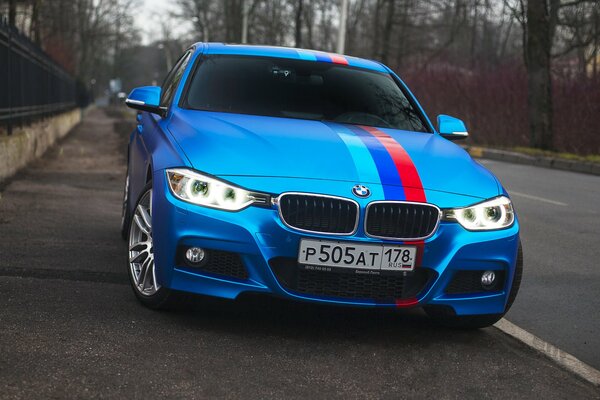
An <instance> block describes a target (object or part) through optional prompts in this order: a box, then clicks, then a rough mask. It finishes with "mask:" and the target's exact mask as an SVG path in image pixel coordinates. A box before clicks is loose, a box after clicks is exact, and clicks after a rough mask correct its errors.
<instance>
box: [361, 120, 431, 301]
mask: <svg viewBox="0 0 600 400" xmlns="http://www.w3.org/2000/svg"><path fill="white" fill-rule="evenodd" d="M355 128H356V130H355V132H357V133H358V131H360V130H363V131H364V132H365V133H367V132H368V135H370V137H371V138H372V140H376V141H377V142H378V143H379V144H380V145H381V146H382V147H383V148H384V149H385V150H386V152H387V155H388V157H389V158H391V160H392V162H393V165H392V166H389V165H388V166H387V168H391V169H392V170H395V171H396V173H397V178H396V179H397V180H396V181H395V182H390V183H392V184H396V185H402V187H403V190H404V193H403V195H404V197H403V198H397V197H396V198H394V197H388V191H387V190H386V188H387V186H386V187H384V190H385V192H386V200H407V201H415V202H423V203H425V202H426V201H427V198H426V197H425V191H424V190H423V183H422V182H421V178H420V177H419V173H418V171H417V168H416V167H415V164H414V163H413V161H412V159H411V158H410V156H409V155H408V153H407V152H406V150H404V147H402V145H400V143H398V142H397V141H395V140H394V138H392V137H391V136H390V135H388V134H387V133H385V132H382V131H380V130H379V129H377V128H374V127H372V126H360V127H355ZM361 138H363V136H361ZM364 140H365V143H367V142H366V140H367V139H366V138H365V139H364ZM369 143H373V142H372V141H370V142H369ZM371 154H373V158H374V159H375V162H376V164H377V159H376V158H375V157H376V156H381V155H380V154H379V153H373V152H372V153H371ZM379 174H380V176H381V170H379ZM382 183H384V180H383V179H382ZM386 183H388V182H387V181H386ZM409 243H410V244H412V245H414V246H416V247H417V259H416V260H415V263H416V266H417V267H419V266H421V265H423V255H424V253H425V241H423V240H417V241H409ZM418 303H419V300H418V299H416V298H411V299H396V307H400V308H402V307H412V306H415V305H417V304H418Z"/></svg>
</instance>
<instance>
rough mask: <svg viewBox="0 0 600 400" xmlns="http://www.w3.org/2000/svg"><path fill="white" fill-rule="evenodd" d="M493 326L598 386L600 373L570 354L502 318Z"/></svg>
mask: <svg viewBox="0 0 600 400" xmlns="http://www.w3.org/2000/svg"><path fill="white" fill-rule="evenodd" d="M494 326H495V327H496V328H498V329H500V330H501V331H502V332H504V333H506V334H507V335H509V336H512V337H513V338H515V339H517V340H518V341H520V342H522V343H524V344H526V345H527V346H529V347H531V348H533V349H535V350H537V351H539V352H540V353H542V354H544V355H545V356H546V357H548V358H550V359H552V360H554V361H555V362H556V363H557V364H559V365H560V366H562V367H563V368H566V369H567V370H569V371H571V372H573V373H574V374H575V375H577V376H579V377H581V378H583V379H585V380H586V381H588V382H590V383H592V384H594V385H596V386H600V371H598V370H597V369H595V368H594V367H592V366H590V365H588V364H586V363H584V362H583V361H581V360H579V359H578V358H576V357H575V356H572V355H571V354H569V353H567V352H565V351H563V350H561V349H559V348H558V347H555V346H553V345H551V344H550V343H548V342H545V341H543V340H542V339H540V338H539V337H537V336H535V335H533V334H531V333H529V332H527V331H526V330H524V329H521V328H519V327H518V326H517V325H515V324H513V323H512V322H509V321H507V320H506V319H505V318H502V319H501V320H500V321H498V322H496V323H495V324H494Z"/></svg>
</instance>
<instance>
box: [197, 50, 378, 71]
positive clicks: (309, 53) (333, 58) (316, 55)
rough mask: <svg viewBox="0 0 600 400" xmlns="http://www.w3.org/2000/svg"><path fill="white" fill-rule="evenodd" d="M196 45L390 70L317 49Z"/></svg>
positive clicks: (226, 52)
mask: <svg viewBox="0 0 600 400" xmlns="http://www.w3.org/2000/svg"><path fill="white" fill-rule="evenodd" d="M195 46H196V47H199V48H202V49H203V53H204V54H232V55H242V56H259V57H276V58H289V59H294V60H308V61H316V62H328V63H334V64H343V65H349V66H351V67H357V68H364V69H369V70H373V71H378V72H386V73H387V72H389V71H388V70H387V69H386V67H384V66H383V64H381V63H378V62H376V61H372V60H366V59H363V58H358V57H351V56H346V55H341V54H334V53H327V52H324V51H317V50H307V49H296V48H292V47H277V46H255V45H246V44H226V43H196V45H195Z"/></svg>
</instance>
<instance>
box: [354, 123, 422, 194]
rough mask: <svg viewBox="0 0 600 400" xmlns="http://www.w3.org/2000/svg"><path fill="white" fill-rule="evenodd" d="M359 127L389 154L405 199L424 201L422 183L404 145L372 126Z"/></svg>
mask: <svg viewBox="0 0 600 400" xmlns="http://www.w3.org/2000/svg"><path fill="white" fill-rule="evenodd" d="M360 128H361V129H364V130H365V131H367V132H369V133H370V134H371V135H373V137H375V138H377V140H378V141H379V142H380V143H381V145H382V146H383V147H384V148H385V149H386V150H387V152H388V154H389V155H390V156H391V158H392V160H393V162H394V167H395V170H396V171H397V172H398V176H399V180H400V181H399V182H398V184H401V185H402V186H403V187H404V192H405V199H406V200H408V201H416V202H423V203H424V202H426V201H427V199H426V197H425V191H424V190H423V183H422V182H421V178H420V177H419V172H418V171H417V168H416V167H415V164H414V163H413V161H412V159H411V158H410V156H409V155H408V153H407V152H406V150H404V147H402V146H401V145H400V143H398V142H397V141H395V140H394V139H393V138H392V137H391V136H390V135H388V134H387V133H384V132H382V131H380V130H379V129H377V128H374V127H372V126H361V127H360Z"/></svg>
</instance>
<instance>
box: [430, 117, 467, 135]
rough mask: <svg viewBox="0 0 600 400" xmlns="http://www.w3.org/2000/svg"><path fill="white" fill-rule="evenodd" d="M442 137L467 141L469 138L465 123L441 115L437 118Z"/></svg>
mask: <svg viewBox="0 0 600 400" xmlns="http://www.w3.org/2000/svg"><path fill="white" fill-rule="evenodd" d="M437 122H438V130H439V132H440V135H442V136H443V137H445V138H446V139H448V140H459V139H466V138H467V137H469V132H467V127H466V126H465V123H464V122H462V121H461V120H460V119H458V118H454V117H451V116H449V115H443V114H440V115H438V117H437Z"/></svg>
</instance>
